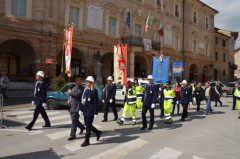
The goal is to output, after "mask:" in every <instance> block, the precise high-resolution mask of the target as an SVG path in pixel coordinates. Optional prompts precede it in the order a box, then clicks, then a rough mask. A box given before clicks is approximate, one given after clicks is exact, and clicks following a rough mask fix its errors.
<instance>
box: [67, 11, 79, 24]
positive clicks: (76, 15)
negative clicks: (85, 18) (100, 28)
mask: <svg viewBox="0 0 240 159" xmlns="http://www.w3.org/2000/svg"><path fill="white" fill-rule="evenodd" d="M69 17H70V23H71V24H72V23H73V24H74V25H73V27H74V28H75V29H78V19H79V8H76V7H70V10H69Z"/></svg>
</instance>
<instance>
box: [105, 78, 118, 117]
mask: <svg viewBox="0 0 240 159" xmlns="http://www.w3.org/2000/svg"><path fill="white" fill-rule="evenodd" d="M112 81H113V78H112V76H109V77H108V78H107V84H106V86H105V88H104V91H103V100H102V102H103V103H104V116H103V120H102V122H106V121H107V120H108V111H109V107H112V111H113V114H114V119H113V120H114V121H116V120H117V119H118V114H117V109H116V106H115V95H116V85H115V84H114V83H112Z"/></svg>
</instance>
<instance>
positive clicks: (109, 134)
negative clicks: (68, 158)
mask: <svg viewBox="0 0 240 159" xmlns="http://www.w3.org/2000/svg"><path fill="white" fill-rule="evenodd" d="M119 136H121V133H118V132H116V131H111V132H103V133H102V136H101V138H100V141H97V140H96V138H95V137H92V138H90V144H96V143H98V142H101V141H104V140H108V139H111V138H115V137H119ZM83 141H84V140H77V141H75V142H71V143H69V144H66V145H64V147H65V148H66V149H68V150H69V151H71V152H73V151H77V150H80V149H82V148H83V147H81V146H80V145H81V144H82V143H83Z"/></svg>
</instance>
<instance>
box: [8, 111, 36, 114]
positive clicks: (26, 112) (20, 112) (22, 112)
mask: <svg viewBox="0 0 240 159" xmlns="http://www.w3.org/2000/svg"><path fill="white" fill-rule="evenodd" d="M33 112H34V111H30V110H28V111H16V112H11V113H10V114H11V115H22V114H30V113H33Z"/></svg>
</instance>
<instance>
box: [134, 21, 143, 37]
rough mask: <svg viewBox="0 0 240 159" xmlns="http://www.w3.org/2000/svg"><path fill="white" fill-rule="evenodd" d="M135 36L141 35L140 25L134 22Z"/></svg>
mask: <svg viewBox="0 0 240 159" xmlns="http://www.w3.org/2000/svg"><path fill="white" fill-rule="evenodd" d="M135 36H137V37H142V26H141V25H138V24H135Z"/></svg>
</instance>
